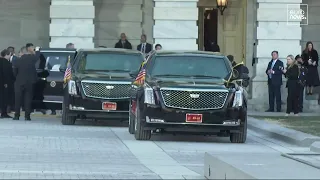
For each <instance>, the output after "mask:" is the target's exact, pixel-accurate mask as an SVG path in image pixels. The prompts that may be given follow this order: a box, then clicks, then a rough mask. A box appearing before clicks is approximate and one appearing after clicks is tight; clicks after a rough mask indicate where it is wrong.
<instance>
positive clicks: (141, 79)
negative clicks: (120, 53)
mask: <svg viewBox="0 0 320 180" xmlns="http://www.w3.org/2000/svg"><path fill="white" fill-rule="evenodd" d="M145 77H146V70H145V69H142V70H141V71H140V72H139V74H138V76H137V77H136V80H135V81H134V84H137V85H140V84H143V83H144V80H145Z"/></svg>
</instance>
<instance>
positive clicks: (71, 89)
mask: <svg viewBox="0 0 320 180" xmlns="http://www.w3.org/2000/svg"><path fill="white" fill-rule="evenodd" d="M68 90H69V94H70V95H77V86H76V82H75V81H72V80H70V81H69V82H68Z"/></svg>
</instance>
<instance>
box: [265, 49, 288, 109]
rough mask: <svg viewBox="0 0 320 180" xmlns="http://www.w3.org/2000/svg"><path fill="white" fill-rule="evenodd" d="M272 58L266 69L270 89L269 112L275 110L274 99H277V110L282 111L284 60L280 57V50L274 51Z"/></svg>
mask: <svg viewBox="0 0 320 180" xmlns="http://www.w3.org/2000/svg"><path fill="white" fill-rule="evenodd" d="M271 55H272V60H271V61H270V62H269V64H268V67H267V69H266V74H267V76H268V89H269V109H268V110H267V112H274V100H275V99H276V104H277V112H281V85H282V74H283V73H282V70H283V69H284V67H283V62H282V61H280V60H279V59H278V57H279V54H278V51H272V53H271Z"/></svg>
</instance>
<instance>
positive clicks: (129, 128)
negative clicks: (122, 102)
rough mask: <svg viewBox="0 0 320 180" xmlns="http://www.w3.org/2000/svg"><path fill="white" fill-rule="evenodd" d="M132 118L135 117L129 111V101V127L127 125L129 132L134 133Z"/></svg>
mask: <svg viewBox="0 0 320 180" xmlns="http://www.w3.org/2000/svg"><path fill="white" fill-rule="evenodd" d="M134 119H135V117H134V115H133V114H132V112H131V102H130V104H129V127H128V130H129V133H130V134H134Z"/></svg>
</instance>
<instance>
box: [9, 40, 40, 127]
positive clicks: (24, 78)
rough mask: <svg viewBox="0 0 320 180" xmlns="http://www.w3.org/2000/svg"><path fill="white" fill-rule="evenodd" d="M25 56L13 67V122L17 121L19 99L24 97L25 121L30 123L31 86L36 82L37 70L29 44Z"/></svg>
mask: <svg viewBox="0 0 320 180" xmlns="http://www.w3.org/2000/svg"><path fill="white" fill-rule="evenodd" d="M26 48H27V54H24V55H22V56H21V57H20V59H19V60H18V61H17V63H16V64H15V65H14V67H13V72H14V75H15V77H16V81H15V84H14V86H15V115H14V118H13V120H19V117H20V108H21V97H24V103H25V120H26V121H30V120H31V118H30V114H31V110H32V107H31V106H32V99H33V86H34V84H35V83H36V82H37V70H36V67H35V64H36V62H37V56H36V55H35V51H34V46H33V44H31V43H28V44H27V45H26Z"/></svg>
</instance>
